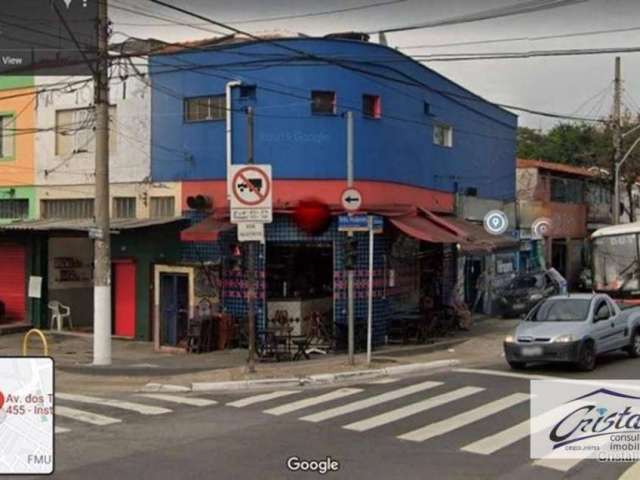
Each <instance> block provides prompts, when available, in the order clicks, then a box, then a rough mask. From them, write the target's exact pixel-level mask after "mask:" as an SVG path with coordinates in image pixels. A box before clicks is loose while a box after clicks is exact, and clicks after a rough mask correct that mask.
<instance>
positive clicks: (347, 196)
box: [340, 187, 362, 212]
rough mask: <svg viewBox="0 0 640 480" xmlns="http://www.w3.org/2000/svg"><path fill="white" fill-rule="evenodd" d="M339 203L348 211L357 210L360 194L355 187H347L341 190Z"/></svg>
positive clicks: (360, 204) (360, 201)
mask: <svg viewBox="0 0 640 480" xmlns="http://www.w3.org/2000/svg"><path fill="white" fill-rule="evenodd" d="M340 203H342V208H344V209H345V210H347V211H349V212H354V211H356V210H359V209H360V207H361V206H362V194H361V193H360V191H359V190H358V189H357V188H353V187H349V188H347V189H346V190H344V191H343V192H342V195H341V196H340Z"/></svg>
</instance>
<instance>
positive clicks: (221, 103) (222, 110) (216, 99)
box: [184, 95, 227, 123]
mask: <svg viewBox="0 0 640 480" xmlns="http://www.w3.org/2000/svg"><path fill="white" fill-rule="evenodd" d="M226 113H227V108H226V97H225V96H224V95H210V96H208V97H194V98H187V99H185V101H184V121H185V122H188V123H189V122H206V121H213V120H224V119H225V118H226Z"/></svg>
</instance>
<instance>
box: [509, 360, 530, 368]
mask: <svg viewBox="0 0 640 480" xmlns="http://www.w3.org/2000/svg"><path fill="white" fill-rule="evenodd" d="M508 363H509V366H510V367H511V368H512V369H513V370H524V368H525V367H526V366H527V364H526V363H525V362H512V361H509V362H508Z"/></svg>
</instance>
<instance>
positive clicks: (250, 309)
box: [247, 107, 256, 373]
mask: <svg viewBox="0 0 640 480" xmlns="http://www.w3.org/2000/svg"><path fill="white" fill-rule="evenodd" d="M247 163H248V164H249V165H251V164H253V163H254V159H253V108H252V107H247ZM247 251H248V257H249V258H248V259H247V270H248V275H247V277H248V278H247V283H248V285H247V302H248V305H247V314H248V317H249V319H248V320H249V358H248V360H247V369H248V370H249V373H254V372H255V371H256V359H255V356H256V318H255V317H256V313H255V303H256V260H255V257H256V242H249V245H248V246H247Z"/></svg>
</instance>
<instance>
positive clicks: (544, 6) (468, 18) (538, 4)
mask: <svg viewBox="0 0 640 480" xmlns="http://www.w3.org/2000/svg"><path fill="white" fill-rule="evenodd" d="M152 1H153V0H152ZM588 1H589V0H529V1H526V2H520V3H517V4H515V5H510V6H507V7H498V8H490V9H488V10H482V11H479V12H474V13H468V14H464V15H458V16H455V17H450V18H445V19H442V20H435V21H432V22H425V23H418V24H410V25H402V26H397V27H389V28H381V29H378V30H374V31H369V32H367V33H378V32H380V33H393V32H406V31H409V30H422V29H425V28H434V27H442V26H449V25H460V24H463V23H471V22H479V21H482V20H493V19H495V18H502V17H508V16H513V15H522V14H525V13H535V12H539V11H543V10H549V9H553V8H559V7H566V6H569V5H575V4H579V3H585V2H588Z"/></svg>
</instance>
